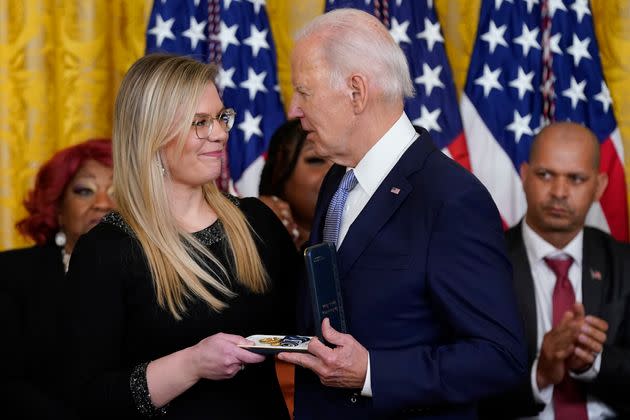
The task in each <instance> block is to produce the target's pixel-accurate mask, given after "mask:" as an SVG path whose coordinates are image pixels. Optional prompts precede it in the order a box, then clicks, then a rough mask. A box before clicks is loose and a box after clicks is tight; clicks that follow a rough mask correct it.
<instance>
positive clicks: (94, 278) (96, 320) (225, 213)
mask: <svg viewBox="0 0 630 420" xmlns="http://www.w3.org/2000/svg"><path fill="white" fill-rule="evenodd" d="M216 75H217V68H216V66H214V65H208V64H203V63H201V62H198V61H195V60H193V59H191V58H187V57H181V56H174V55H168V54H150V55H146V56H144V57H142V58H140V59H139V60H138V61H137V62H136V63H134V64H133V65H132V66H131V68H130V69H129V71H128V72H127V74H126V76H125V78H124V79H123V81H122V84H121V87H120V90H119V92H118V96H117V98H116V104H115V108H114V135H113V142H114V162H115V167H116V170H115V172H114V186H115V196H116V201H117V203H118V207H119V211H118V212H114V213H112V214H110V215H108V216H107V217H106V218H105V219H104V220H103V223H101V224H100V225H99V226H97V227H96V228H95V229H93V230H92V231H90V232H89V233H88V234H87V235H85V236H83V237H82V238H81V239H80V240H79V242H78V243H77V246H76V249H75V251H74V255H73V257H72V263H71V264H70V270H69V272H68V284H69V289H70V292H69V294H68V299H67V306H68V311H69V320H70V323H71V331H70V339H69V342H68V345H69V347H70V349H71V350H72V352H71V353H70V354H69V362H70V366H69V368H70V375H71V378H72V383H71V388H70V389H69V391H70V392H71V393H72V394H74V395H75V397H76V403H77V406H78V408H79V410H80V412H81V415H82V416H83V417H84V418H90V419H91V418H96V417H102V418H135V417H142V416H153V415H158V414H159V415H163V416H164V418H173V419H202V418H203V419H207V418H212V419H255V418H265V419H286V418H288V412H287V410H286V407H285V405H284V401H283V399H282V393H281V391H280V387H279V385H278V381H277V379H276V376H275V372H274V364H273V358H269V359H266V358H265V357H264V356H262V355H259V354H255V353H252V352H250V351H248V350H246V349H244V348H242V347H240V346H241V345H247V344H251V342H250V341H249V340H247V339H246V338H245V337H247V336H250V335H253V334H288V333H289V332H293V331H294V329H293V325H294V313H295V308H294V303H293V302H294V301H295V299H294V293H295V292H294V290H295V286H294V283H295V280H294V278H293V277H294V276H296V270H297V267H296V265H297V264H298V263H299V260H298V258H297V253H296V250H295V247H294V246H293V244H292V242H291V239H290V237H289V235H288V233H287V231H286V229H284V227H283V226H282V224H281V223H280V222H279V221H278V219H277V218H276V217H275V216H274V214H273V212H271V211H270V210H269V209H268V208H267V207H266V206H265V205H263V204H262V203H261V202H260V201H259V200H257V199H255V198H246V199H238V198H236V197H232V196H226V195H224V194H222V193H221V192H220V191H219V190H218V188H217V187H216V185H215V183H214V182H215V180H216V179H217V178H218V177H219V176H220V172H221V166H222V165H221V158H222V155H223V149H224V148H225V146H226V142H227V139H228V131H229V130H230V129H231V128H232V127H233V125H234V121H235V111H234V110H232V109H230V108H226V107H225V106H224V104H223V103H222V101H221V99H220V97H219V94H218V91H217V88H216V86H215V84H214V79H215V77H216Z"/></svg>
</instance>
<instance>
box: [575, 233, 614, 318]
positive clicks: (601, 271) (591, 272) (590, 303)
mask: <svg viewBox="0 0 630 420" xmlns="http://www.w3.org/2000/svg"><path fill="white" fill-rule="evenodd" d="M608 275H609V273H608V265H607V264H606V254H605V253H604V247H603V244H598V243H597V240H596V238H595V237H594V235H591V232H590V231H589V229H588V228H585V229H584V243H583V246H582V303H583V304H584V310H585V311H586V314H587V315H588V314H593V315H596V316H600V305H601V302H602V288H603V285H604V284H605V282H606V281H607V276H608ZM608 281H609V280H608Z"/></svg>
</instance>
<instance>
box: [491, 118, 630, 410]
mask: <svg viewBox="0 0 630 420" xmlns="http://www.w3.org/2000/svg"><path fill="white" fill-rule="evenodd" d="M521 178H522V180H523V187H524V189H525V195H526V197H527V205H528V207H527V214H526V215H525V219H524V220H523V221H522V222H521V223H520V224H518V225H517V226H516V227H514V228H512V229H510V230H509V231H508V232H507V241H508V249H509V253H510V257H511V259H512V263H513V267H514V285H515V289H516V291H517V296H518V301H519V308H520V311H521V314H522V317H523V320H524V325H525V332H526V336H527V343H528V350H529V351H528V354H529V367H530V378H529V380H528V381H524V382H523V383H522V384H521V386H520V388H518V389H516V390H514V391H513V392H511V393H509V394H507V395H504V396H501V397H500V398H497V399H495V400H489V401H484V402H483V404H482V407H481V418H493V419H510V418H522V417H527V418H536V419H545V420H547V419H548V420H553V419H556V420H563V419H567V420H569V419H570V420H585V419H590V420H594V419H607V418H624V419H625V418H629V416H630V247H629V246H628V245H627V244H621V243H618V242H616V241H615V240H614V239H613V238H612V237H611V236H610V235H608V234H606V233H604V232H602V231H600V230H598V229H594V228H590V227H585V226H584V223H585V219H586V215H587V212H588V210H589V208H590V207H591V205H592V204H593V203H597V201H598V200H599V198H600V197H601V195H602V193H603V192H604V189H605V188H606V184H607V177H606V174H605V173H600V172H599V144H598V142H597V138H596V137H595V135H594V134H593V133H592V132H591V131H590V130H589V129H587V128H585V127H583V126H581V125H579V124H575V123H570V122H563V123H555V124H552V125H550V126H548V127H546V128H545V129H543V130H542V131H541V132H540V134H539V135H538V136H537V138H536V139H535V141H534V143H533V145H532V148H531V151H530V159H529V163H524V164H523V166H522V167H521ZM619 199H620V200H625V197H619Z"/></svg>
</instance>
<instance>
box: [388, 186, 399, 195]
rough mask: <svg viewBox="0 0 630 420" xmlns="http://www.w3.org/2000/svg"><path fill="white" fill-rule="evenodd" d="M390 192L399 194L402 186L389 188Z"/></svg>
mask: <svg viewBox="0 0 630 420" xmlns="http://www.w3.org/2000/svg"><path fill="white" fill-rule="evenodd" d="M389 192H390V193H392V194H396V195H398V194H400V188H398V187H392V189H391V190H389Z"/></svg>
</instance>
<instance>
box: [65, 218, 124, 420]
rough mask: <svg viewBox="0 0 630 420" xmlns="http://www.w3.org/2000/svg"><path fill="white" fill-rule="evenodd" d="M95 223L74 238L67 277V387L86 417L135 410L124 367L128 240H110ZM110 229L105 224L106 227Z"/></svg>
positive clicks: (97, 416) (113, 415) (105, 415)
mask: <svg viewBox="0 0 630 420" xmlns="http://www.w3.org/2000/svg"><path fill="white" fill-rule="evenodd" d="M101 226H102V225H101ZM101 226H97V227H96V228H95V229H93V230H92V231H90V232H89V233H88V234H86V235H84V236H82V237H81V238H80V239H79V241H78V242H77V244H76V246H75V248H74V252H73V253H72V259H71V261H70V269H69V270H68V276H67V282H66V283H67V289H68V291H67V301H66V302H65V307H66V310H67V314H66V319H67V326H68V332H67V334H68V349H69V350H68V353H67V360H66V366H67V367H68V373H69V375H68V383H67V392H68V395H69V396H70V397H72V398H73V399H74V400H75V404H76V407H77V409H78V410H79V412H80V413H81V415H82V416H86V418H88V417H89V418H113V417H116V414H120V413H126V414H125V416H126V417H127V418H132V417H133V416H134V415H135V414H136V408H135V404H134V403H133V398H132V395H131V391H130V387H129V377H130V373H131V368H132V367H127V366H124V362H123V353H122V349H123V342H124V338H125V337H124V336H125V331H126V324H125V316H126V314H125V298H124V296H125V293H124V284H125V279H127V278H128V277H129V274H128V273H127V272H126V270H130V268H129V267H132V266H133V264H126V263H125V260H127V259H131V258H132V255H133V254H134V252H133V248H132V247H131V246H130V245H129V243H130V239H129V240H127V241H125V240H111V239H110V237H109V235H103V232H102V230H103V229H102V228H101ZM112 229H114V228H111V229H110V230H112Z"/></svg>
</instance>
